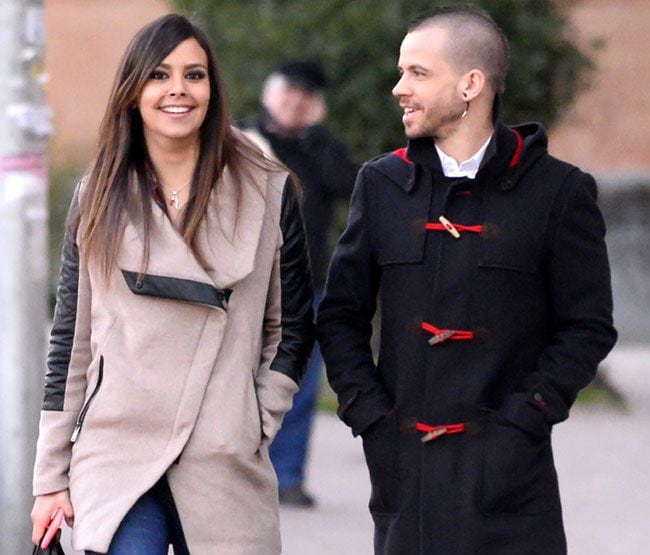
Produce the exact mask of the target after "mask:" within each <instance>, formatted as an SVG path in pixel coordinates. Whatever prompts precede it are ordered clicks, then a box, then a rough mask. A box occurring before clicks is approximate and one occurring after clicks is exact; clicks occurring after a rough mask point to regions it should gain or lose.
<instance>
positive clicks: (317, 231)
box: [243, 61, 358, 507]
mask: <svg viewBox="0 0 650 555" xmlns="http://www.w3.org/2000/svg"><path fill="white" fill-rule="evenodd" d="M325 86H326V78H325V75H324V73H323V70H322V68H321V66H320V65H319V64H318V63H316V62H310V61H288V62H285V63H282V64H280V65H279V66H278V67H277V68H275V69H274V70H273V71H272V72H271V74H270V75H269V76H268V77H267V78H266V80H265V82H264V86H263V90H262V95H261V103H262V109H261V111H260V113H259V114H258V115H257V117H256V118H254V119H252V120H249V121H246V122H244V125H243V128H244V130H245V131H246V134H247V135H248V136H249V138H251V139H252V140H253V141H255V142H256V143H257V144H258V145H259V146H260V147H261V148H262V150H264V151H265V152H266V153H267V154H268V155H269V156H270V157H272V158H274V159H277V160H279V161H280V162H282V163H283V164H285V165H286V166H288V167H289V169H290V170H291V171H293V172H294V173H295V174H296V176H297V177H298V179H299V180H300V184H301V188H302V192H303V196H302V209H303V216H304V222H305V227H306V231H307V242H308V246H309V255H310V259H311V266H312V276H313V281H314V283H313V285H314V294H315V295H314V296H315V305H316V307H317V306H318V303H319V302H320V298H321V296H322V292H323V287H324V284H325V276H326V273H327V265H328V263H329V258H330V255H331V250H330V247H329V245H330V243H331V241H330V240H329V236H330V234H331V230H332V224H333V222H334V218H335V208H336V205H337V202H338V201H346V202H347V200H348V199H349V197H350V195H351V193H352V188H353V186H354V180H355V176H356V172H357V169H358V167H357V166H356V164H355V163H354V162H352V161H351V160H350V159H349V158H348V155H347V152H346V148H345V146H344V145H343V143H341V142H340V141H338V140H337V139H335V138H334V137H333V136H332V135H331V134H330V132H329V130H328V129H327V127H325V125H324V124H323V122H324V120H325V116H326V114H327V106H326V103H325V97H324V95H323V92H324V90H325ZM316 307H315V308H316ZM322 366H323V360H322V357H321V355H320V350H319V347H318V345H316V346H315V348H314V352H313V354H312V357H311V360H310V362H309V367H308V369H307V372H306V374H305V377H304V378H303V381H302V383H301V387H300V391H299V392H298V394H297V395H296V396H295V397H294V402H293V408H292V409H291V411H289V412H288V413H287V414H286V415H285V417H284V421H283V424H282V429H281V430H280V432H279V433H278V435H277V436H276V438H275V440H274V442H273V444H272V445H271V448H270V454H271V460H272V461H273V466H274V467H275V470H276V473H277V475H278V482H279V488H280V502H281V503H283V504H286V505H292V506H297V507H312V506H313V505H314V503H315V500H314V498H313V497H312V496H311V495H309V494H308V493H307V492H306V491H305V489H304V486H303V482H304V476H305V463H306V459H307V449H308V444H309V436H310V430H311V423H312V416H313V413H314V409H315V406H316V400H317V397H318V390H319V382H320V376H321V374H322Z"/></svg>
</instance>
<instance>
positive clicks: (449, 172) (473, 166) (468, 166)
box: [435, 135, 492, 179]
mask: <svg viewBox="0 0 650 555" xmlns="http://www.w3.org/2000/svg"><path fill="white" fill-rule="evenodd" d="M491 138H492V135H490V136H489V137H488V140H487V141H485V143H484V144H483V146H482V147H481V148H479V149H478V151H477V152H476V154H474V156H472V157H471V158H468V159H467V160H465V161H464V162H461V163H460V164H459V163H458V162H456V160H455V159H454V158H452V157H451V156H447V155H446V154H445V153H444V152H443V151H442V150H440V148H439V147H438V145H435V147H436V151H437V152H438V156H439V157H440V165H441V166H442V173H443V174H445V177H469V178H470V179H474V178H475V177H476V174H477V173H478V170H479V168H480V167H481V162H482V161H483V157H484V156H485V151H486V150H487V147H488V144H490V139H491Z"/></svg>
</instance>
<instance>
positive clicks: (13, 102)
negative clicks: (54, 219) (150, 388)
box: [0, 0, 51, 555]
mask: <svg viewBox="0 0 650 555" xmlns="http://www.w3.org/2000/svg"><path fill="white" fill-rule="evenodd" d="M43 19H44V15H43V3H42V0H0V83H2V84H3V86H2V87H0V396H1V397H0V399H1V401H0V553H2V554H3V555H5V554H6V555H14V554H15V555H20V554H21V553H28V552H29V551H28V550H31V522H30V519H29V513H30V510H31V505H32V501H33V499H32V495H31V475H32V468H33V464H34V452H35V444H36V435H37V426H38V413H39V408H40V402H41V396H42V393H41V392H42V384H43V372H44V368H45V360H44V358H45V345H46V322H47V247H46V238H47V165H46V157H45V147H46V139H47V137H48V136H49V135H50V133H51V116H50V111H49V109H48V108H47V106H46V104H45V102H44V94H43V84H44V81H45V77H46V76H45V73H44V70H43V48H44V44H45V32H44V21H43Z"/></svg>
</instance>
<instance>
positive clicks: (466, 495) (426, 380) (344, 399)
mask: <svg viewBox="0 0 650 555" xmlns="http://www.w3.org/2000/svg"><path fill="white" fill-rule="evenodd" d="M546 146H547V138H546V134H545V132H544V130H543V129H542V128H541V126H539V125H537V124H527V125H524V126H520V127H516V128H508V127H506V126H504V125H501V124H499V125H498V126H497V128H496V130H495V133H494V135H493V138H492V140H491V142H490V144H489V146H488V149H487V152H486V155H485V157H484V160H483V163H482V166H481V168H480V170H479V172H478V174H477V176H476V178H475V179H473V180H472V179H467V178H447V177H445V176H444V175H443V173H442V171H441V168H440V162H439V158H438V156H437V154H436V151H435V146H434V144H433V141H432V140H429V139H418V140H414V141H411V142H410V144H409V147H408V149H401V150H399V151H395V152H393V153H390V154H387V155H384V156H381V157H379V158H377V159H375V160H372V161H370V162H368V163H367V164H365V166H364V167H363V168H362V169H361V171H360V172H359V176H358V179H357V184H356V187H355V192H354V194H353V198H352V204H351V208H350V215H349V222H348V227H347V229H346V231H345V232H344V234H343V235H342V237H341V239H340V241H339V244H338V246H337V248H336V251H335V254H334V257H333V260H332V264H331V267H330V273H329V278H328V282H327V286H326V295H325V298H324V300H323V302H322V304H321V307H320V311H319V316H318V323H317V330H318V331H317V334H318V339H319V340H320V343H321V346H322V351H323V355H324V357H325V361H326V364H327V371H328V377H329V379H330V383H331V385H332V387H333V389H334V390H335V391H336V392H337V394H338V397H339V402H340V408H339V415H340V416H341V418H342V419H343V421H344V422H345V423H346V424H348V425H349V426H350V427H351V428H352V431H353V433H354V434H355V435H357V434H361V435H362V436H363V442H364V451H365V455H366V460H367V463H368V467H369V472H370V478H371V483H372V495H371V499H370V510H371V513H372V515H373V518H374V521H375V531H376V538H375V540H376V541H375V550H376V553H381V554H391V555H392V554H399V555H410V554H422V555H424V554H426V555H430V554H438V553H439V554H445V555H450V554H476V553H486V554H499V555H502V554H517V555H520V554H524V553H539V554H545V555H552V554H561V553H564V552H565V551H566V541H565V536H564V529H563V524H562V514H561V506H560V498H559V492H558V481H557V476H556V471H555V466H554V462H553V454H552V449H551V431H552V427H553V425H554V424H556V423H558V422H561V421H563V420H565V419H566V418H567V417H568V414H569V408H570V407H571V405H572V404H573V402H574V400H575V398H576V395H577V393H578V391H579V390H580V389H581V388H582V387H584V386H585V385H586V384H587V383H589V381H590V380H591V379H592V378H593V377H594V375H595V372H596V369H597V366H598V363H599V362H600V361H601V360H602V359H603V358H604V357H605V356H606V354H607V353H608V352H609V351H610V349H611V348H612V346H613V344H614V342H615V340H616V332H615V330H614V328H613V326H612V297H611V284H610V271H609V264H608V258H607V251H606V247H605V242H604V236H605V226H604V222H603V219H602V217H601V214H600V212H599V210H598V208H597V205H596V185H595V181H594V179H593V178H592V177H591V176H590V175H588V174H586V173H583V172H582V171H580V170H579V169H578V168H576V167H574V166H571V165H569V164H566V163H564V162H561V161H559V160H557V159H555V158H553V157H551V156H550V155H549V154H548V152H547V148H546ZM440 216H443V219H442V220H440V219H439V217H440ZM376 302H379V303H380V304H381V313H382V318H381V321H382V322H381V337H380V343H381V347H380V350H379V357H378V361H377V363H376V364H375V362H374V361H373V356H372V353H371V349H370V338H371V333H372V325H371V321H372V318H373V315H374V313H375V308H376Z"/></svg>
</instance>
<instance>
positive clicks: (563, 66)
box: [172, 0, 591, 160]
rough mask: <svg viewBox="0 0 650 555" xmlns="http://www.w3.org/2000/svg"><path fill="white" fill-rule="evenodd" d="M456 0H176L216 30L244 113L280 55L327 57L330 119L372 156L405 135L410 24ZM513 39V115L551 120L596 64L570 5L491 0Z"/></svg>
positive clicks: (508, 115) (234, 97)
mask: <svg viewBox="0 0 650 555" xmlns="http://www.w3.org/2000/svg"><path fill="white" fill-rule="evenodd" d="M445 3H448V2H444V1H431V0H353V1H350V0H300V2H296V1H290V0H172V6H173V8H174V9H176V10H178V11H180V12H183V13H186V14H189V15H193V16H195V19H196V21H197V22H198V23H200V24H201V25H202V26H203V27H204V28H205V29H206V31H207V32H208V33H209V34H210V35H211V38H212V40H213V43H214V45H215V48H216V53H217V57H218V59H219V62H220V65H221V67H222V69H223V72H224V76H225V79H226V83H227V86H228V90H229V96H230V100H231V104H232V109H233V112H234V114H235V115H236V117H238V118H241V117H244V116H246V115H250V114H251V113H253V112H255V111H256V110H257V108H258V97H259V90H260V86H261V84H262V81H263V79H264V77H265V75H266V74H267V72H268V71H269V69H270V68H272V67H273V66H274V65H275V64H276V63H277V62H278V61H280V60H283V59H286V58H302V59H318V60H320V61H321V62H322V63H323V65H324V67H325V69H326V71H327V74H328V76H329V77H330V81H331V87H330V89H329V93H328V103H329V106H330V114H329V123H330V125H331V126H332V128H333V129H334V130H335V132H336V133H338V134H340V135H341V136H343V137H345V139H346V140H347V142H348V144H349V145H350V147H351V150H352V153H353V154H354V155H355V156H356V157H357V158H358V159H359V160H363V159H367V158H370V157H373V156H376V155H377V154H379V153H381V152H384V151H386V150H390V149H392V148H395V147H396V146H398V145H400V144H402V143H403V142H404V138H403V131H402V126H401V119H400V114H399V110H398V108H397V104H396V102H395V101H394V99H393V98H392V96H391V93H390V91H391V88H392V87H393V85H394V84H395V81H396V79H397V69H396V65H397V56H398V51H399V45H400V42H401V40H402V38H403V36H404V33H405V29H406V25H407V23H408V22H409V21H411V20H412V19H413V18H414V17H416V16H417V15H420V14H422V13H426V12H427V11H428V10H430V9H432V8H433V7H435V6H437V5H442V4H445ZM474 4H476V5H478V6H481V7H482V8H484V9H485V10H487V11H488V12H489V13H490V14H491V15H492V16H493V17H494V18H495V20H496V21H497V23H498V24H499V25H500V26H501V27H502V28H503V29H504V31H505V33H506V34H507V35H508V37H509V38H510V41H511V49H512V68H511V72H510V78H509V81H508V85H507V91H506V94H505V98H504V106H503V115H504V119H505V121H506V122H509V123H516V122H522V121H530V120H537V121H541V122H542V123H544V124H545V125H546V126H550V125H552V124H553V123H554V122H555V121H556V120H557V118H558V116H559V115H560V114H561V111H562V109H564V108H565V107H566V106H567V105H568V104H569V103H570V101H571V99H572V98H573V96H574V93H575V92H576V90H577V88H578V87H582V86H583V84H584V79H585V75H586V72H585V70H587V69H589V68H590V67H591V64H590V61H589V59H588V58H587V56H586V55H585V54H584V53H583V52H582V51H581V50H580V49H579V48H577V47H576V45H575V44H574V43H573V42H572V41H571V39H570V37H569V36H568V35H569V28H568V24H567V20H566V16H565V13H564V10H565V8H563V7H562V6H566V4H567V2H563V3H562V4H561V5H560V4H559V3H556V2H552V1H549V0H484V1H477V2H474Z"/></svg>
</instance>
